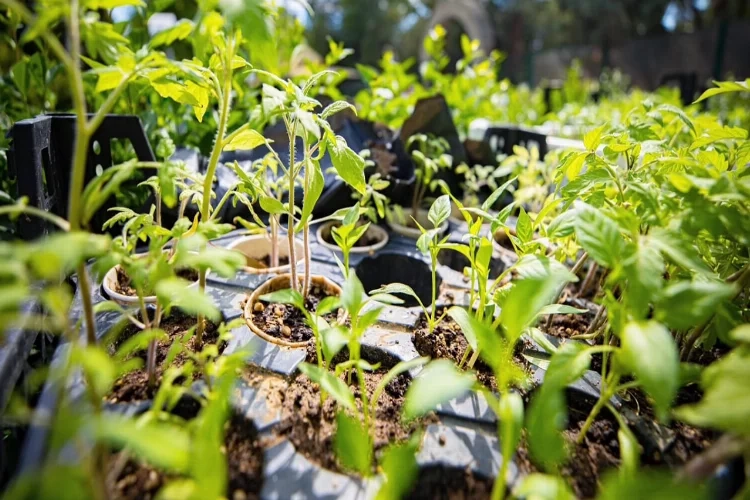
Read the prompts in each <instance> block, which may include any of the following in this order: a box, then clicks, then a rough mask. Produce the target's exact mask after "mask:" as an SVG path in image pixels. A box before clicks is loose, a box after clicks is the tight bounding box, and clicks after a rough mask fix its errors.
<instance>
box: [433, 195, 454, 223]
mask: <svg viewBox="0 0 750 500" xmlns="http://www.w3.org/2000/svg"><path fill="white" fill-rule="evenodd" d="M450 215H451V198H450V196H448V195H447V194H444V195H442V196H439V197H438V198H437V199H436V200H435V202H434V203H433V204H432V206H431V207H430V210H429V212H428V213H427V219H429V221H430V222H432V225H433V226H434V227H435V228H439V227H440V225H441V224H442V223H443V222H445V221H447V220H448V217H450Z"/></svg>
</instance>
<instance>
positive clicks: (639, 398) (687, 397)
mask: <svg viewBox="0 0 750 500" xmlns="http://www.w3.org/2000/svg"><path fill="white" fill-rule="evenodd" d="M628 395H629V396H630V397H632V398H633V399H634V401H633V402H632V404H631V405H630V406H631V407H634V408H635V409H637V410H638V413H639V414H641V415H644V416H646V417H647V418H652V419H656V416H655V414H654V411H653V407H652V405H651V402H650V401H649V400H648V398H647V397H646V395H645V394H644V393H643V392H642V391H641V390H640V389H631V390H630V391H628ZM702 397H703V391H701V389H700V387H699V386H698V385H697V384H691V385H688V386H685V387H682V388H681V389H680V390H679V391H678V392H677V396H676V397H675V401H674V406H675V407H677V406H680V405H687V404H694V403H697V402H698V401H700V400H701V398H702ZM669 428H670V429H671V430H672V431H673V432H674V433H675V436H674V444H672V446H670V448H669V452H668V454H667V456H663V455H662V454H661V453H659V451H658V450H654V451H653V453H651V454H644V456H643V457H642V461H643V463H644V464H653V465H661V464H665V463H666V464H668V465H671V466H675V465H682V464H684V463H686V462H687V461H688V460H690V459H691V458H693V457H694V456H695V455H697V454H699V453H701V452H702V451H703V450H705V449H706V448H708V447H709V446H711V444H712V443H713V442H714V441H716V439H718V438H719V433H718V432H715V431H711V430H709V429H700V428H698V427H693V426H692V425H689V424H686V423H685V422H680V421H679V420H672V421H671V422H670V423H669Z"/></svg>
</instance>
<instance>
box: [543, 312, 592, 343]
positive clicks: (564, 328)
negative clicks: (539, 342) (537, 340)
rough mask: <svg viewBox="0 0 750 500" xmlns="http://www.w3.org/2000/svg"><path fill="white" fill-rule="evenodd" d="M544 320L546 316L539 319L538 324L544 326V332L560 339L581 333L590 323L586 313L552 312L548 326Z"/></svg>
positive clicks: (584, 331)
mask: <svg viewBox="0 0 750 500" xmlns="http://www.w3.org/2000/svg"><path fill="white" fill-rule="evenodd" d="M546 322H547V319H546V318H543V319H542V320H541V321H540V324H541V325H542V326H544V328H543V331H544V333H546V334H548V335H552V336H553V337H559V338H562V339H569V338H570V337H574V336H576V335H583V334H584V333H586V330H587V329H588V327H589V324H590V323H591V321H590V318H589V317H588V316H587V315H586V314H554V315H552V324H551V325H550V326H549V328H547V327H546Z"/></svg>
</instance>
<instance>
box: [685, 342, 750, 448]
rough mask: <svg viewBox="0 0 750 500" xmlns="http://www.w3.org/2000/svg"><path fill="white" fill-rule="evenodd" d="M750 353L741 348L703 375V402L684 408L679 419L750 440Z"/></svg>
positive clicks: (707, 369) (713, 365)
mask: <svg viewBox="0 0 750 500" xmlns="http://www.w3.org/2000/svg"><path fill="white" fill-rule="evenodd" d="M748 380H750V351H748V349H747V348H744V347H742V348H737V349H734V350H733V351H732V352H730V353H729V354H727V355H726V356H724V357H723V358H721V359H720V360H718V361H716V362H714V363H713V364H711V365H710V366H708V367H707V368H706V369H705V370H703V373H702V374H701V388H702V389H703V391H704V395H703V398H702V399H701V400H700V401H699V402H698V403H696V404H692V405H685V406H680V407H678V408H677V409H675V412H674V413H675V416H676V417H677V418H679V419H680V420H683V421H685V422H688V423H690V424H692V425H695V426H699V427H708V428H711V429H717V430H721V431H725V432H732V433H735V434H738V435H741V436H745V437H750V385H749V384H748V383H747V381H748Z"/></svg>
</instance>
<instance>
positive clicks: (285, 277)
mask: <svg viewBox="0 0 750 500" xmlns="http://www.w3.org/2000/svg"><path fill="white" fill-rule="evenodd" d="M291 279H292V275H291V274H290V273H285V274H280V275H278V276H276V277H274V278H271V279H269V280H267V281H265V282H264V283H263V284H261V285H260V286H259V287H258V288H256V289H255V290H253V293H251V294H250V295H249V296H248V299H247V301H246V302H245V306H244V307H243V309H242V317H243V318H244V320H245V324H246V325H247V327H248V328H249V329H250V331H251V332H253V333H254V334H255V335H257V336H258V337H260V338H262V339H263V340H265V341H266V342H270V343H272V344H276V345H280V346H284V347H291V348H293V349H301V348H305V347H307V344H308V342H290V341H288V340H283V339H280V338H277V337H274V336H273V335H269V334H268V333H266V332H265V331H263V330H262V329H261V328H259V327H258V326H257V325H256V324H255V322H254V321H253V307H254V306H255V303H256V302H258V301H259V300H260V296H261V295H265V294H266V293H267V292H270V291H273V290H270V289H271V288H273V287H274V286H280V285H279V284H280V283H282V282H283V283H285V284H288V283H289V282H290V281H291ZM298 280H299V281H302V280H304V277H302V276H298ZM310 283H317V284H319V285H323V286H325V287H326V288H328V289H330V290H333V291H334V292H335V295H337V296H340V295H341V287H340V286H338V285H337V284H336V283H334V282H333V281H331V280H330V279H328V278H327V277H325V276H322V275H317V274H315V275H311V276H310ZM277 290H282V288H277Z"/></svg>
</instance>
